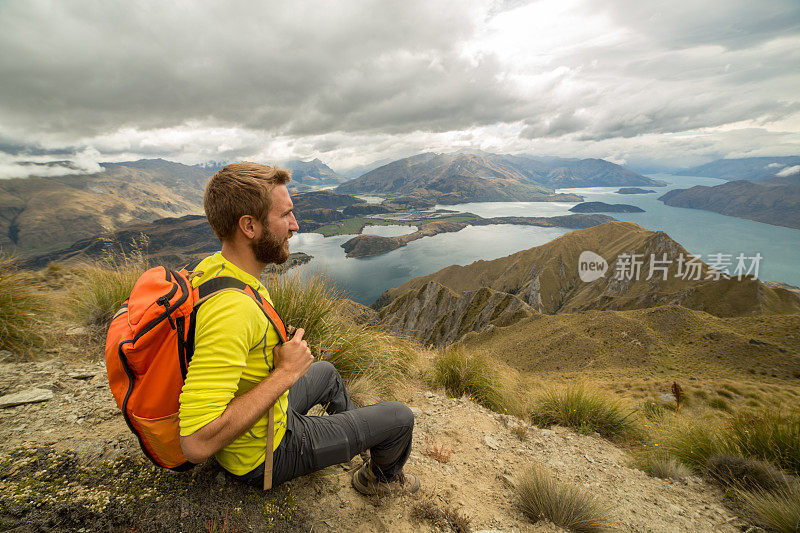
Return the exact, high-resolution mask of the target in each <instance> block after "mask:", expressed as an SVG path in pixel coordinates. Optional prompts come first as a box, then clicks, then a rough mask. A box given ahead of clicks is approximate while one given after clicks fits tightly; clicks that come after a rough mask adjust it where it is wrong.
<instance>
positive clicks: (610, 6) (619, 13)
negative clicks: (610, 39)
mask: <svg viewBox="0 0 800 533" xmlns="http://www.w3.org/2000/svg"><path fill="white" fill-rule="evenodd" d="M588 8H589V9H590V10H597V11H604V12H607V13H608V14H609V15H610V16H611V17H612V18H613V19H614V20H616V21H618V22H620V23H622V24H624V25H625V26H627V27H629V28H631V29H632V30H634V31H637V32H639V33H641V34H642V35H646V36H648V37H650V38H652V39H654V40H656V41H658V42H659V43H661V44H663V45H665V46H667V47H668V48H671V49H678V48H685V47H691V46H699V45H715V44H716V45H720V46H723V47H725V48H728V49H740V48H746V47H751V46H755V45H758V44H760V43H763V42H765V41H769V40H772V39H775V38H777V37H780V36H785V35H794V34H796V33H797V31H798V30H799V29H800V3H798V2H797V1H796V0H772V1H770V2H768V3H764V2H753V1H752V0H725V1H723V2H718V3H714V2H698V1H697V0H672V1H670V2H663V1H659V2H642V1H640V0H608V1H605V2H591V3H590V4H589V5H588Z"/></svg>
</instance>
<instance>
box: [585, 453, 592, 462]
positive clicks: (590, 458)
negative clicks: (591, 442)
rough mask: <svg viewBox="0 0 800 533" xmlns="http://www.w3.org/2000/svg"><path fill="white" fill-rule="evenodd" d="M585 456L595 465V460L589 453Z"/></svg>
mask: <svg viewBox="0 0 800 533" xmlns="http://www.w3.org/2000/svg"><path fill="white" fill-rule="evenodd" d="M583 456H584V457H585V458H586V460H587V461H589V462H590V463H593V462H594V458H592V456H591V455H589V454H588V453H585V454H583Z"/></svg>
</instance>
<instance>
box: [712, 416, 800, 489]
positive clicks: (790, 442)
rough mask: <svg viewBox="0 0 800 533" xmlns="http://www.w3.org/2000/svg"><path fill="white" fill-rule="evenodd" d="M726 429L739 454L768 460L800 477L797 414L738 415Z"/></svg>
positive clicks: (799, 435)
mask: <svg viewBox="0 0 800 533" xmlns="http://www.w3.org/2000/svg"><path fill="white" fill-rule="evenodd" d="M729 428H730V429H729V431H728V433H729V435H730V437H729V438H730V440H731V442H732V444H733V445H734V446H735V447H736V449H738V450H739V453H740V454H741V455H743V456H745V457H754V458H757V459H763V460H765V461H770V462H772V463H774V464H776V465H778V466H779V467H781V468H783V469H784V470H787V471H789V472H792V473H794V474H798V475H800V412H799V411H795V412H793V413H790V414H786V413H781V412H776V411H764V412H762V413H759V414H748V413H744V414H739V415H737V416H735V417H734V418H733V419H732V420H731V422H730V426H729Z"/></svg>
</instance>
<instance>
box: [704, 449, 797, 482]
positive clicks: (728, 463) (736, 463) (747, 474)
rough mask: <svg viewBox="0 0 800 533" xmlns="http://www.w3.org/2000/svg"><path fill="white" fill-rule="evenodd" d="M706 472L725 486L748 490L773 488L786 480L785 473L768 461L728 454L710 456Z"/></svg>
mask: <svg viewBox="0 0 800 533" xmlns="http://www.w3.org/2000/svg"><path fill="white" fill-rule="evenodd" d="M705 473H706V475H707V476H708V477H710V478H711V479H713V480H714V481H716V482H718V483H720V484H721V485H723V486H725V485H730V486H733V487H738V488H742V489H748V490H751V489H764V490H771V489H775V488H778V487H780V486H781V485H782V484H784V483H785V482H786V477H785V476H784V475H783V473H782V472H781V471H780V470H778V469H777V468H775V467H774V466H772V465H771V464H770V463H767V462H766V461H760V460H758V459H752V458H750V457H741V456H736V455H728V454H722V455H713V456H711V457H709V459H708V464H707V465H706V472H705Z"/></svg>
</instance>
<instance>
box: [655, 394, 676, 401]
mask: <svg viewBox="0 0 800 533" xmlns="http://www.w3.org/2000/svg"><path fill="white" fill-rule="evenodd" d="M658 397H659V398H661V400H662V401H664V402H674V401H675V395H674V394H672V393H671V392H662V393H661V394H659V395H658Z"/></svg>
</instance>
